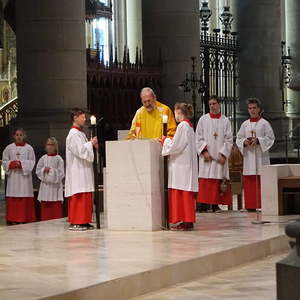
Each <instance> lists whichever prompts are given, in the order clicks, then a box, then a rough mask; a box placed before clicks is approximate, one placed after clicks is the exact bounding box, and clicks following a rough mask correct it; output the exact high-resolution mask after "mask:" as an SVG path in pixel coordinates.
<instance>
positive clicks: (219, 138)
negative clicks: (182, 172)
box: [196, 96, 233, 211]
mask: <svg viewBox="0 0 300 300" xmlns="http://www.w3.org/2000/svg"><path fill="white" fill-rule="evenodd" d="M209 108H210V113H208V114H206V115H204V116H202V117H201V118H200V120H199V122H198V125H197V128H196V148H197V152H198V155H199V192H198V199H197V201H198V202H199V203H206V204H209V205H212V209H213V211H217V210H220V209H219V206H218V204H223V205H231V203H232V194H231V190H230V185H228V184H227V186H226V182H227V180H229V169H228V158H229V156H230V153H231V148H232V144H233V137H232V132H231V124H230V121H229V120H228V118H227V117H225V116H224V115H222V114H221V112H220V108H221V107H220V100H219V99H218V97H217V96H212V97H211V98H210V99H209ZM221 183H222V185H225V186H226V190H225V191H223V190H222V185H221Z"/></svg>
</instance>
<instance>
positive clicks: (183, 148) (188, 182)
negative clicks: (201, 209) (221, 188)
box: [162, 103, 198, 230]
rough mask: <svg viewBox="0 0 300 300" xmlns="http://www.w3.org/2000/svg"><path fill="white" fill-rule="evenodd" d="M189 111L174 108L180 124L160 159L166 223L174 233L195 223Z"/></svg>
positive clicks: (195, 186) (193, 147) (187, 106)
mask: <svg viewBox="0 0 300 300" xmlns="http://www.w3.org/2000/svg"><path fill="white" fill-rule="evenodd" d="M192 116H193V107H192V106H191V105H190V104H186V103H177V104H176V105H175V118H176V121H177V122H179V123H180V124H179V125H178V127H177V130H176V133H175V136H174V138H173V139H170V138H166V139H165V140H164V141H163V149H162V155H163V156H167V155H168V156H169V161H168V174H169V175H168V176H169V178H168V189H169V195H168V201H169V223H171V224H174V225H175V224H176V225H175V226H173V227H172V229H175V230H192V229H193V223H194V222H195V221H196V213H195V210H196V195H195V193H196V192H198V180H197V178H198V176H197V175H198V174H197V152H196V145H195V133H194V129H193V125H192V123H191V122H190V119H191V118H192Z"/></svg>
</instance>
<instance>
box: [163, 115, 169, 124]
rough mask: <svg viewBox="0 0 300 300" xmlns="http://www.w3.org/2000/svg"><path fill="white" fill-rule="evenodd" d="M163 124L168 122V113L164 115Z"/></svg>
mask: <svg viewBox="0 0 300 300" xmlns="http://www.w3.org/2000/svg"><path fill="white" fill-rule="evenodd" d="M162 120H163V124H168V115H163V116H162Z"/></svg>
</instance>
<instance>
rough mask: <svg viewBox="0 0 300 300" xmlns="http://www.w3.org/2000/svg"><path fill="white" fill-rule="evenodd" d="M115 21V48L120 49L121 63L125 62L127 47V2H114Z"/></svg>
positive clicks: (124, 0)
mask: <svg viewBox="0 0 300 300" xmlns="http://www.w3.org/2000/svg"><path fill="white" fill-rule="evenodd" d="M113 19H114V36H115V47H117V49H118V59H119V61H123V52H124V51H123V50H124V47H125V46H127V17H126V0H114V1H113Z"/></svg>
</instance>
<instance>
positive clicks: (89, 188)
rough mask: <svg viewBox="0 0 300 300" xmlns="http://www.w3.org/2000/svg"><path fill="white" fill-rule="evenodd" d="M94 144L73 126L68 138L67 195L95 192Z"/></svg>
mask: <svg viewBox="0 0 300 300" xmlns="http://www.w3.org/2000/svg"><path fill="white" fill-rule="evenodd" d="M93 161H94V152H93V145H92V143H91V142H89V141H88V140H87V137H86V135H85V133H84V132H82V131H80V130H78V129H76V128H71V130H70V131H69V134H68V136H67V140H66V181H65V196H66V197H70V196H72V195H75V194H78V193H88V192H94V190H95V186H94V170H93Z"/></svg>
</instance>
